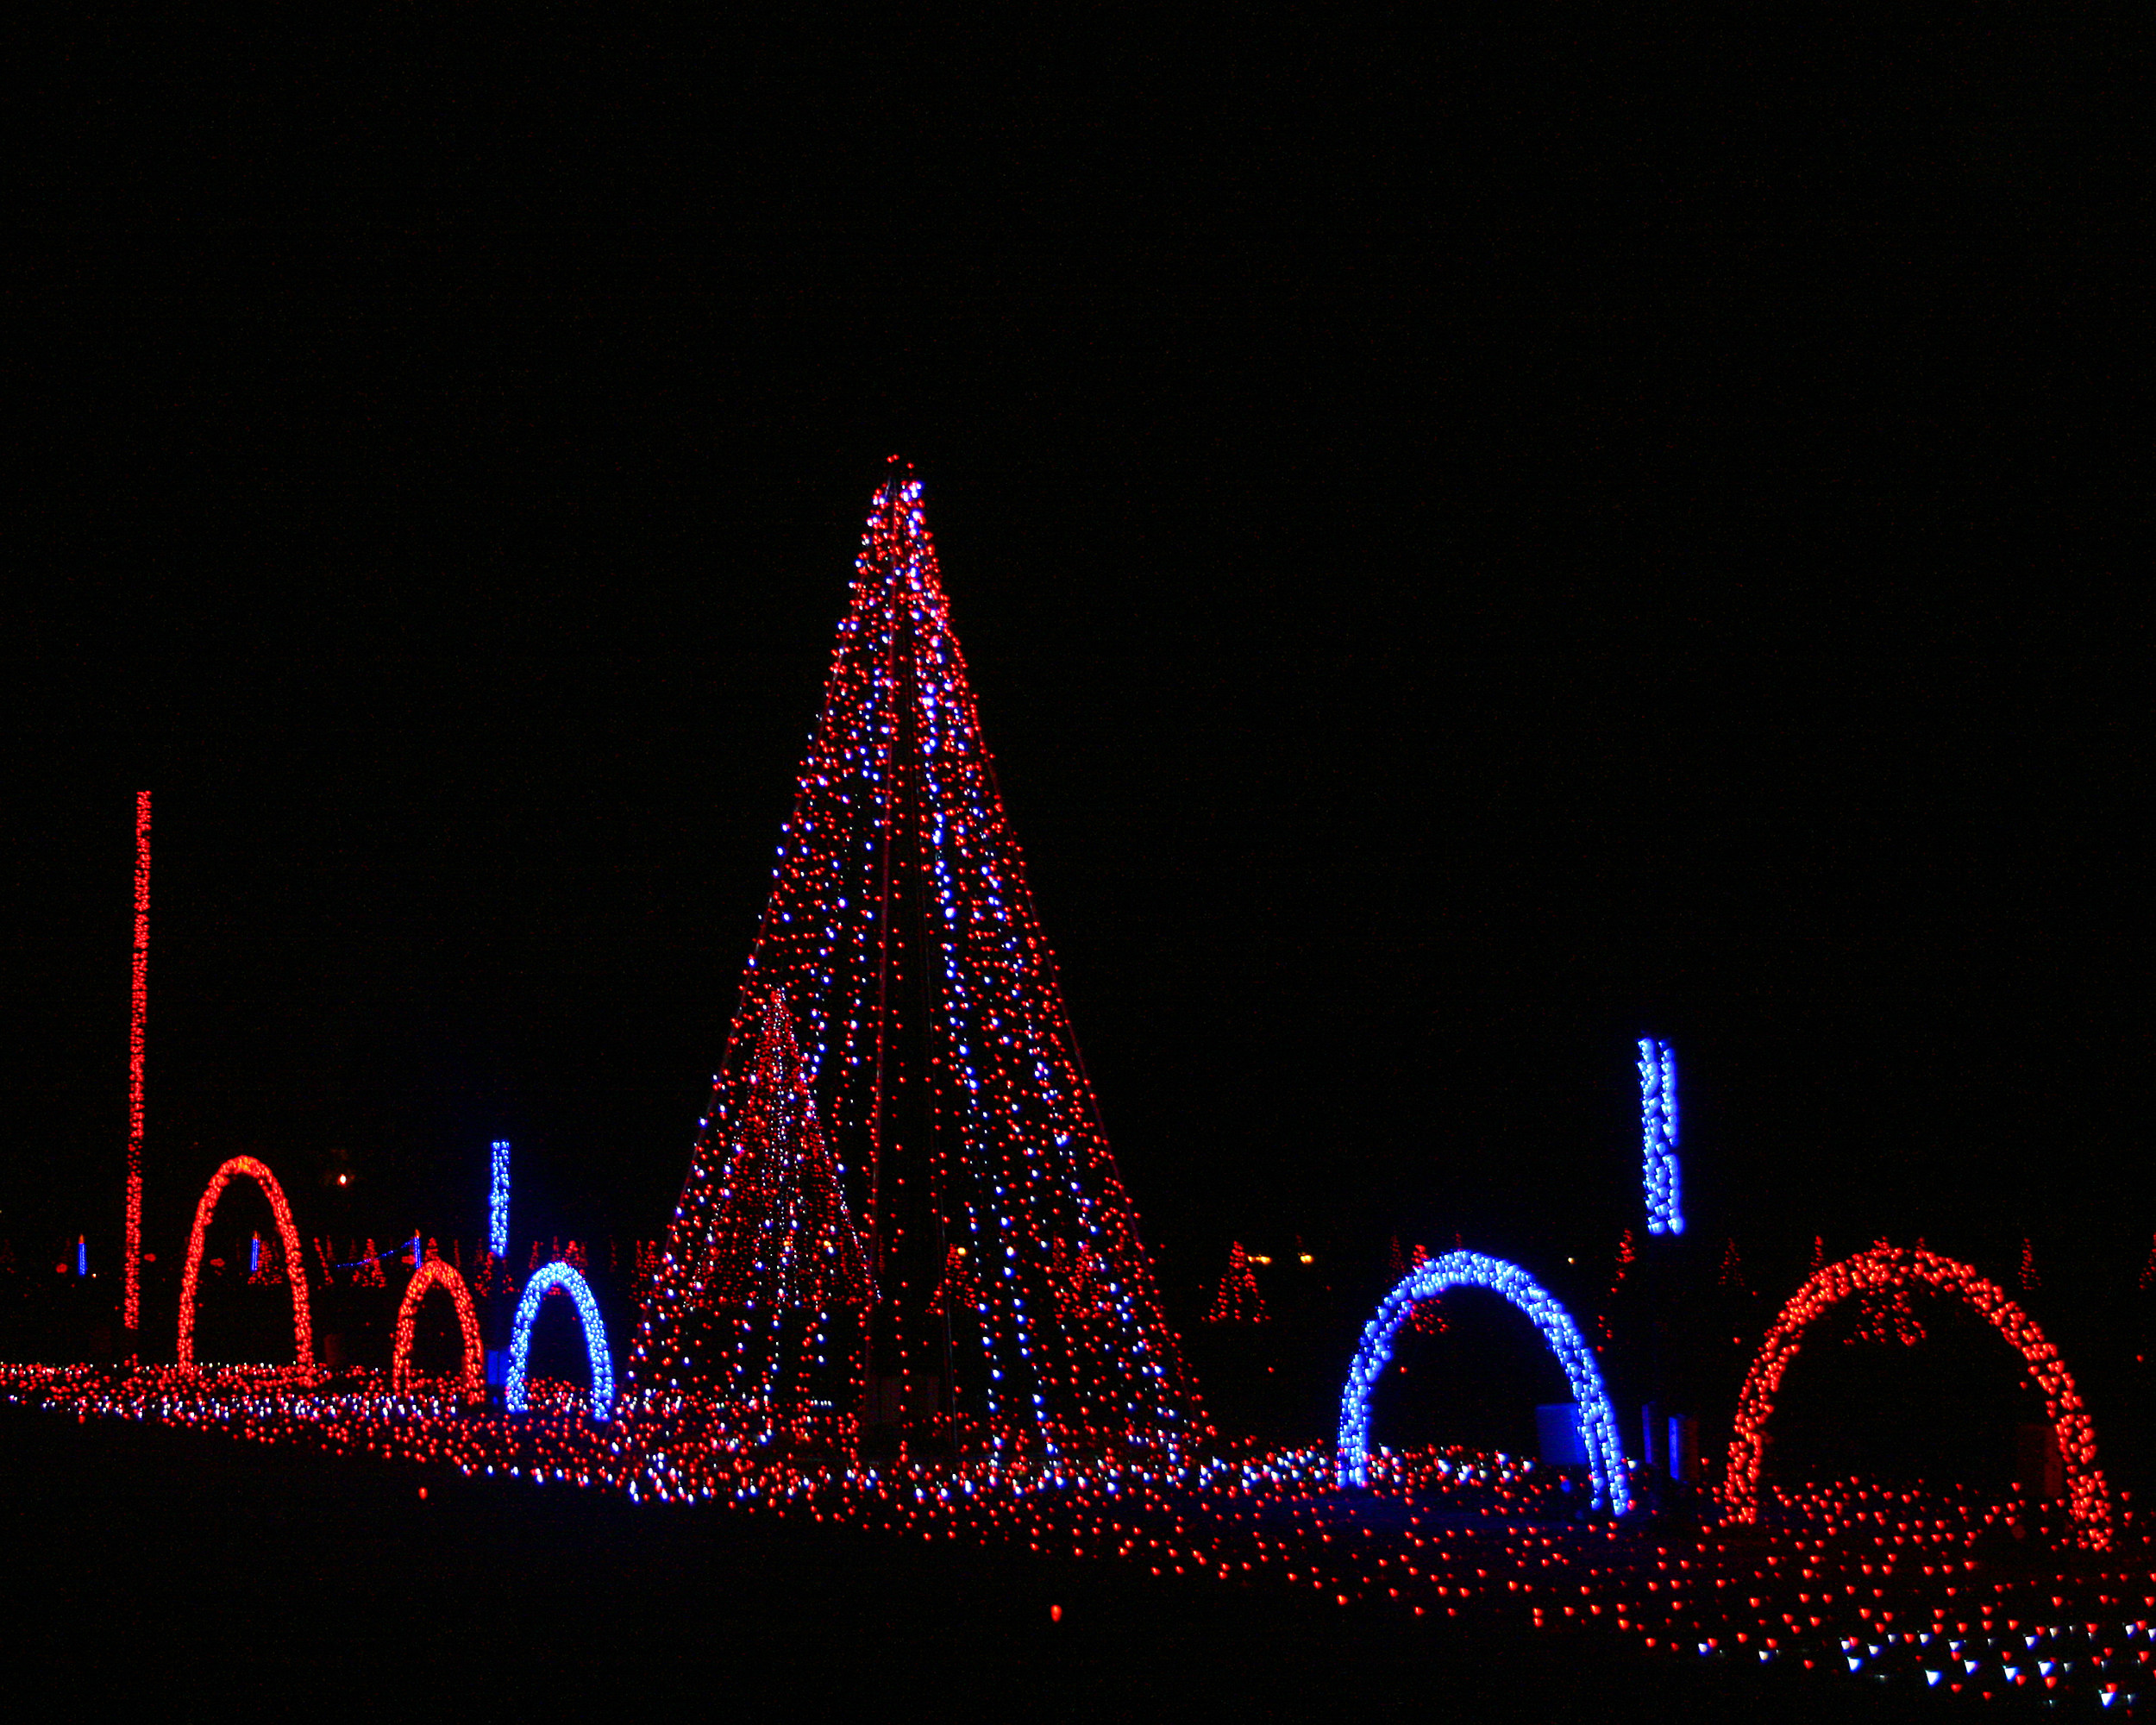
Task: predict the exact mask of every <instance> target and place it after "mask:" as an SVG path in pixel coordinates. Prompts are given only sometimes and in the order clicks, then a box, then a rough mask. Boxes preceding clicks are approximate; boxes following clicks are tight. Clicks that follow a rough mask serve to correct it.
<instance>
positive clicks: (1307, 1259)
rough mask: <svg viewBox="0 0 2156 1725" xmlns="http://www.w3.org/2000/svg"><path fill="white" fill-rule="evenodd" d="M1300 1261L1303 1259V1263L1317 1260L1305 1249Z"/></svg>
mask: <svg viewBox="0 0 2156 1725" xmlns="http://www.w3.org/2000/svg"><path fill="white" fill-rule="evenodd" d="M1302 1261H1303V1262H1304V1263H1305V1264H1315V1263H1316V1262H1317V1261H1318V1260H1317V1259H1316V1258H1313V1257H1311V1255H1310V1254H1309V1253H1308V1252H1307V1251H1306V1252H1305V1253H1303V1255H1302Z"/></svg>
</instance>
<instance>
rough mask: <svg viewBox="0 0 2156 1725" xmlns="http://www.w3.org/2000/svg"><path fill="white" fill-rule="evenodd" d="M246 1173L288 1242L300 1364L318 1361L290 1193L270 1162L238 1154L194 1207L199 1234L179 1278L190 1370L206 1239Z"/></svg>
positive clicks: (184, 1353) (190, 1240)
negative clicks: (230, 1190) (220, 1206)
mask: <svg viewBox="0 0 2156 1725" xmlns="http://www.w3.org/2000/svg"><path fill="white" fill-rule="evenodd" d="M241 1174H244V1175H246V1176H247V1177H248V1179H250V1180H252V1181H253V1182H254V1183H255V1184H256V1185H258V1186H260V1188H261V1189H262V1190H263V1193H264V1194H265V1195H266V1196H267V1197H268V1199H269V1201H270V1214H271V1215H272V1216H273V1217H274V1218H276V1220H277V1235H278V1238H279V1239H281V1240H282V1241H284V1243H285V1280H286V1281H287V1282H289V1283H291V1289H292V1352H293V1354H294V1355H295V1357H296V1358H297V1359H298V1364H301V1365H303V1366H310V1365H312V1364H314V1363H315V1331H314V1323H313V1320H311V1319H310V1317H309V1316H308V1313H307V1261H306V1259H305V1258H302V1257H301V1256H300V1252H299V1230H298V1228H296V1227H294V1226H292V1212H291V1205H289V1204H287V1203H286V1202H285V1189H284V1188H283V1187H282V1186H279V1184H278V1183H277V1176H275V1175H274V1174H273V1173H271V1172H270V1171H269V1165H268V1164H266V1163H262V1162H257V1161H256V1160H255V1159H254V1157H251V1156H235V1157H233V1158H232V1160H231V1161H229V1162H228V1163H226V1164H225V1165H224V1166H223V1167H222V1168H220V1169H219V1170H217V1171H216V1173H215V1174H213V1175H211V1176H210V1183H209V1184H208V1185H207V1186H205V1187H204V1188H203V1189H202V1197H201V1200H200V1201H198V1202H197V1204H196V1206H195V1226H194V1231H193V1232H192V1233H190V1234H189V1235H188V1236H187V1267H186V1269H185V1270H182V1271H181V1272H180V1277H179V1363H180V1365H181V1367H182V1368H183V1369H185V1370H186V1371H193V1370H194V1365H195V1283H196V1281H197V1278H198V1277H200V1276H201V1274H202V1237H203V1235H204V1233H205V1232H206V1231H207V1230H208V1228H209V1226H210V1215H211V1214H213V1213H214V1212H215V1211H216V1208H217V1200H218V1199H219V1198H221V1197H222V1196H223V1195H224V1189H225V1188H226V1187H227V1186H229V1185H230V1184H231V1183H232V1181H233V1179H234V1177H235V1176H238V1175H241Z"/></svg>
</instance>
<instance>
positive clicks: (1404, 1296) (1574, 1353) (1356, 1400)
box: [1335, 1251, 1633, 1515]
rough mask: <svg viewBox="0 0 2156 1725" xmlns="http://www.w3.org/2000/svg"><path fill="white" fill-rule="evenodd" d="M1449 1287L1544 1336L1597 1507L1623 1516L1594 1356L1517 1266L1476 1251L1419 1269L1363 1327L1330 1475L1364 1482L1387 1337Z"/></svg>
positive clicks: (1622, 1486) (1619, 1476) (1625, 1472)
mask: <svg viewBox="0 0 2156 1725" xmlns="http://www.w3.org/2000/svg"><path fill="white" fill-rule="evenodd" d="M1454 1288H1482V1289H1488V1290H1489V1292H1491V1293H1492V1294H1495V1295H1499V1296H1500V1297H1501V1298H1502V1299H1504V1300H1506V1301H1507V1302H1510V1303H1511V1304H1512V1305H1513V1306H1514V1307H1516V1308H1518V1309H1519V1310H1520V1312H1522V1313H1524V1314H1526V1317H1527V1320H1528V1321H1529V1322H1531V1323H1532V1324H1533V1325H1534V1327H1535V1328H1536V1329H1538V1330H1539V1331H1540V1332H1541V1333H1542V1339H1543V1340H1544V1341H1545V1342H1547V1343H1548V1344H1549V1345H1550V1352H1551V1353H1553V1354H1555V1355H1556V1356H1557V1364H1559V1365H1561V1366H1562V1367H1564V1376H1565V1380H1566V1381H1567V1382H1568V1383H1570V1385H1571V1387H1572V1400H1573V1401H1574V1402H1576V1403H1577V1404H1578V1406H1579V1410H1580V1430H1581V1433H1582V1435H1583V1436H1584V1437H1585V1438H1586V1440H1587V1466H1588V1472H1589V1475H1590V1476H1591V1477H1592V1478H1593V1481H1594V1486H1595V1503H1594V1507H1595V1509H1597V1510H1601V1509H1611V1510H1612V1513H1614V1514H1616V1515H1624V1514H1626V1513H1627V1512H1628V1511H1629V1510H1630V1509H1632V1507H1633V1503H1632V1475H1631V1471H1630V1469H1629V1468H1628V1467H1627V1466H1626V1462H1625V1452H1624V1451H1623V1450H1622V1449H1621V1448H1620V1447H1619V1446H1618V1442H1617V1415H1616V1413H1615V1411H1614V1409H1613V1408H1611V1407H1610V1405H1609V1393H1608V1390H1606V1389H1603V1388H1602V1374H1601V1371H1600V1370H1598V1369H1597V1368H1596V1366H1595V1352H1594V1350H1593V1349H1592V1348H1590V1347H1589V1346H1588V1345H1587V1343H1586V1341H1585V1339H1583V1337H1582V1336H1581V1334H1580V1332H1579V1326H1578V1325H1576V1324H1575V1323H1574V1322H1573V1321H1572V1315H1571V1314H1570V1313H1569V1312H1567V1311H1566V1310H1565V1309H1564V1307H1563V1306H1562V1305H1560V1304H1559V1303H1558V1302H1557V1299H1556V1297H1555V1296H1554V1295H1551V1293H1550V1292H1549V1290H1548V1289H1545V1288H1544V1287H1543V1286H1542V1285H1541V1283H1539V1282H1537V1281H1536V1280H1535V1279H1534V1277H1532V1276H1530V1275H1528V1274H1527V1272H1526V1270H1522V1269H1521V1268H1520V1266H1519V1265H1518V1264H1508V1263H1507V1262H1506V1261H1505V1260H1504V1259H1503V1258H1489V1257H1487V1256H1485V1255H1484V1254H1483V1253H1482V1252H1479V1251H1449V1252H1447V1253H1445V1256H1444V1257H1443V1258H1432V1259H1431V1260H1430V1262H1429V1263H1427V1264H1417V1265H1416V1266H1415V1267H1414V1268H1413V1270H1409V1271H1408V1272H1407V1276H1406V1277H1404V1278H1403V1279H1402V1280H1401V1283H1400V1285H1399V1286H1398V1287H1397V1288H1395V1289H1393V1291H1392V1292H1391V1293H1389V1294H1388V1295H1386V1296H1385V1297H1384V1299H1382V1301H1380V1302H1378V1307H1377V1314H1376V1316H1375V1317H1373V1318H1372V1319H1371V1320H1369V1323H1368V1324H1366V1325H1364V1326H1363V1339H1362V1341H1361V1343H1360V1344H1359V1345H1358V1346H1357V1348H1356V1350H1355V1363H1354V1364H1352V1365H1351V1366H1350V1367H1349V1368H1348V1376H1347V1383H1346V1386H1345V1387H1344V1389H1342V1390H1341V1392H1340V1440H1339V1449H1338V1454H1337V1457H1336V1464H1335V1465H1336V1473H1337V1476H1338V1483H1339V1487H1340V1490H1343V1491H1345V1490H1347V1489H1348V1488H1349V1487H1351V1486H1364V1485H1368V1484H1369V1440H1370V1395H1371V1392H1372V1391H1374V1390H1375V1389H1376V1388H1377V1380H1378V1379H1379V1378H1380V1377H1382V1376H1383V1375H1384V1371H1385V1368H1386V1367H1387V1366H1388V1365H1389V1364H1391V1363H1392V1358H1393V1336H1394V1333H1395V1332H1396V1331H1397V1330H1398V1329H1399V1328H1400V1327H1401V1325H1402V1324H1404V1323H1406V1322H1407V1320H1408V1318H1409V1317H1410V1316H1411V1315H1412V1314H1413V1311H1414V1308H1415V1302H1417V1301H1419V1300H1434V1299H1436V1298H1438V1295H1442V1294H1444V1293H1445V1292H1446V1291H1447V1290H1448V1289H1454Z"/></svg>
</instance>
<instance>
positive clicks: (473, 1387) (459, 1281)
mask: <svg viewBox="0 0 2156 1725" xmlns="http://www.w3.org/2000/svg"><path fill="white" fill-rule="evenodd" d="M429 1288H442V1289H448V1295H449V1298H450V1300H451V1301H452V1302H454V1304H455V1306H456V1308H457V1327H458V1328H459V1329H461V1331H462V1332H463V1333H464V1393H465V1395H466V1396H467V1397H468V1398H469V1399H471V1400H472V1401H474V1402H483V1401H485V1400H486V1354H485V1352H484V1351H483V1350H482V1349H481V1347H480V1346H479V1313H478V1311H477V1310H476V1309H475V1308H473V1304H472V1290H471V1289H469V1288H467V1286H466V1285H465V1282H464V1278H463V1277H461V1276H460V1275H458V1274H457V1272H456V1270H454V1268H453V1267H452V1266H451V1265H449V1264H445V1263H443V1262H442V1259H440V1258H429V1259H428V1260H427V1262H426V1263H425V1264H422V1265H421V1266H420V1268H419V1272H418V1274H417V1275H416V1276H414V1277H412V1279H411V1281H410V1282H409V1283H406V1284H405V1286H404V1300H403V1301H402V1302H400V1303H399V1304H398V1308H397V1340H396V1343H395V1345H394V1346H392V1348H391V1350H390V1356H389V1381H390V1383H391V1385H392V1388H394V1389H396V1390H398V1393H400V1394H402V1393H403V1392H404V1391H406V1390H409V1389H411V1388H412V1385H413V1378H412V1371H411V1337H412V1327H413V1323H414V1320H416V1319H417V1317H418V1315H419V1302H420V1301H421V1300H422V1299H423V1298H424V1297H425V1296H426V1292H427V1290H428V1289H429Z"/></svg>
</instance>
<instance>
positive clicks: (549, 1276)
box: [503, 1264, 614, 1420]
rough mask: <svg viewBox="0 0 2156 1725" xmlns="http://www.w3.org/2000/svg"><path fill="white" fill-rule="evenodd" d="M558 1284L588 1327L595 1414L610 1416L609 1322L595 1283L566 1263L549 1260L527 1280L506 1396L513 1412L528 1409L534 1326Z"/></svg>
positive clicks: (513, 1339) (512, 1342)
mask: <svg viewBox="0 0 2156 1725" xmlns="http://www.w3.org/2000/svg"><path fill="white" fill-rule="evenodd" d="M556 1288H559V1289H561V1291H562V1292H563V1293H564V1294H567V1295H568V1296H569V1299H570V1301H571V1302H572V1303H573V1304H574V1306H575V1307H576V1315H577V1321H578V1322H579V1323H580V1324H582V1325H583V1327H584V1351H585V1352H586V1353H587V1354H589V1355H590V1356H591V1359H592V1418H593V1419H594V1420H606V1419H609V1418H611V1416H612V1414H613V1408H614V1360H613V1356H612V1355H611V1354H610V1353H608V1352H607V1351H606V1323H605V1320H604V1319H603V1318H601V1317H600V1316H599V1302H598V1301H596V1300H594V1299H593V1298H592V1287H591V1283H588V1282H586V1280H585V1279H584V1278H583V1277H581V1276H579V1275H578V1274H577V1273H576V1271H575V1270H573V1269H572V1268H571V1267H570V1266H569V1265H567V1264H548V1265H547V1267H546V1268H545V1269H544V1270H540V1271H538V1272H537V1273H536V1275H534V1276H533V1277H532V1278H531V1280H530V1282H528V1283H525V1284H524V1297H523V1299H521V1300H519V1301H518V1302H517V1323H516V1327H515V1328H514V1329H513V1330H511V1333H510V1338H509V1383H508V1385H507V1387H506V1391H505V1396H504V1398H503V1399H504V1400H505V1401H506V1402H507V1403H508V1404H509V1411H510V1412H511V1413H512V1414H522V1413H523V1412H524V1411H525V1410H526V1408H527V1406H528V1402H527V1400H526V1397H525V1395H524V1367H525V1364H526V1363H527V1362H528V1361H529V1360H530V1358H531V1327H532V1325H533V1323H534V1322H536V1320H537V1319H538V1316H539V1307H540V1304H541V1302H542V1301H544V1300H545V1299H546V1297H547V1295H548V1293H549V1292H551V1291H552V1290H553V1289H556Z"/></svg>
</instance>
